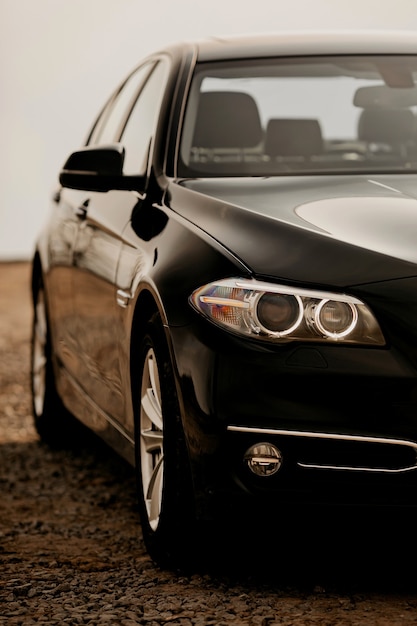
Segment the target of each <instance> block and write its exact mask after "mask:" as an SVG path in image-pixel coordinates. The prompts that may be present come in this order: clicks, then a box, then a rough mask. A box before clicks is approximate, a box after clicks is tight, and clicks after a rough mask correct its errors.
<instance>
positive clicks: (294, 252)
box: [33, 36, 417, 517]
mask: <svg viewBox="0 0 417 626" xmlns="http://www.w3.org/2000/svg"><path fill="white" fill-rule="evenodd" d="M326 52H331V53H332V54H337V53H341V54H343V53H344V54H348V53H351V52H354V53H355V54H357V53H358V52H359V53H360V52H363V53H366V52H372V53H377V52H381V53H387V52H400V53H414V52H415V41H414V39H413V38H412V37H411V36H410V37H409V38H407V37H404V39H403V40H401V41H400V42H398V41H397V39H394V38H393V39H391V38H390V37H388V38H384V37H380V38H376V40H375V41H373V40H372V41H371V40H364V39H363V38H362V39H360V40H359V39H358V38H356V37H353V38H349V37H348V36H346V37H345V38H343V37H339V36H334V37H318V36H316V37H311V38H310V37H306V38H304V39H302V38H292V39H291V38H289V39H287V38H286V37H285V36H284V37H283V38H282V40H280V41H277V40H276V39H273V38H271V39H270V40H268V41H262V42H261V41H259V42H258V43H256V42H255V44H254V45H252V46H250V45H249V42H247V41H239V42H236V43H234V42H233V41H232V42H223V43H219V42H217V43H216V42H213V43H210V44H203V45H202V46H200V47H198V46H193V45H191V44H190V45H184V46H178V47H174V48H170V49H167V50H166V51H163V52H161V53H160V54H159V53H158V54H157V55H155V56H154V57H151V59H159V58H164V59H168V63H169V66H170V74H169V77H168V80H167V83H166V87H165V91H164V94H163V98H162V102H161V107H160V112H159V117H158V121H157V126H156V129H155V133H154V139H153V143H152V145H151V149H150V156H149V162H148V170H147V173H146V176H141V177H137V179H136V180H134V179H133V177H132V179H131V180H130V181H129V184H126V181H122V180H120V177H121V178H123V176H121V172H120V171H119V170H120V167H121V163H120V162H118V165H117V168H118V170H117V172H116V171H115V170H114V169H112V170H111V172H110V174H111V176H114V178H112V180H111V182H110V183H109V181H108V179H107V181H108V182H107V187H106V183H104V186H103V184H101V183H100V184H99V185H98V186H97V185H94V184H91V183H90V184H85V185H84V187H83V183H82V182H81V180H82V175H81V178H80V177H78V178H77V179H76V180H77V181H78V182H76V184H74V185H72V184H70V181H71V180H72V181H73V182H74V179H71V178H70V179H69V178H68V176H70V177H71V176H72V174H71V173H69V174H68V172H66V171H64V172H62V173H61V179H60V180H61V184H62V185H63V188H62V189H61V190H60V197H59V203H58V204H57V205H56V204H54V205H53V206H52V210H51V219H50V222H49V224H48V226H47V228H46V229H45V230H44V232H43V233H42V234H41V236H40V237H39V240H38V244H37V249H36V254H35V258H34V265H33V268H34V269H33V271H34V274H35V275H36V274H41V275H42V276H43V279H44V283H45V288H46V293H47V297H48V305H49V317H50V323H51V329H52V335H53V346H54V358H55V365H56V376H57V383H58V388H59V391H60V393H61V395H62V398H63V400H64V402H65V404H66V406H67V407H68V408H69V409H70V410H71V411H72V412H73V413H74V414H75V415H76V416H77V417H78V418H79V419H80V420H81V421H83V422H85V423H86V424H88V425H89V426H90V427H91V428H93V429H94V430H95V431H96V432H97V433H98V434H100V435H101V436H102V437H103V438H104V439H106V440H107V441H108V442H109V443H110V444H111V445H112V446H113V447H114V448H116V449H117V450H118V451H119V452H121V454H123V455H124V456H125V457H126V458H127V459H129V460H130V461H131V462H133V458H134V454H133V447H134V407H133V400H132V387H134V386H135V384H136V380H135V376H136V374H137V372H136V371H135V354H136V350H137V346H138V344H139V342H140V338H141V336H142V334H143V327H144V323H145V322H146V321H147V320H148V319H149V318H150V317H151V315H152V313H154V312H155V311H159V313H160V315H161V318H162V320H163V324H164V328H165V332H166V337H167V341H168V346H169V350H170V355H171V360H172V365H173V369H174V373H175V378H176V388H177V393H178V397H179V404H180V407H181V418H182V422H183V427H184V431H185V435H186V441H187V447H188V453H189V460H190V466H191V468H192V475H193V480H194V490H195V498H196V507H197V512H198V514H199V515H200V516H201V517H205V516H210V515H211V514H212V507H213V506H216V505H217V498H218V497H219V496H225V497H226V498H228V497H229V496H230V495H234V496H237V497H244V496H248V495H259V496H262V497H263V496H265V495H266V497H267V498H270V497H271V493H274V494H278V493H279V494H281V496H282V497H284V496H285V497H289V498H295V499H297V498H304V497H306V494H307V493H308V494H309V495H310V496H311V495H312V494H314V493H315V494H316V495H317V496H318V497H323V498H326V497H327V499H329V498H330V499H332V498H333V497H334V493H335V491H334V486H335V485H337V488H338V489H340V491H339V496H340V499H341V500H342V501H343V500H344V499H345V500H344V501H347V500H348V499H352V500H355V495H357V496H358V498H357V499H358V500H361V497H360V496H359V486H360V483H361V484H362V487H364V486H365V490H364V491H365V493H367V494H368V496H365V500H366V497H368V498H369V499H372V497H373V496H369V491H367V490H368V489H372V490H374V491H372V493H373V494H374V495H375V499H378V498H379V497H380V496H381V494H380V492H379V490H378V488H379V486H382V487H384V488H385V496H386V498H387V500H390V499H392V500H396V499H397V498H399V494H400V492H401V493H404V494H405V495H404V501H407V502H413V501H414V499H415V496H414V492H415V482H416V478H415V476H414V474H415V472H409V473H407V474H406V475H398V476H384V475H383V474H381V475H378V476H369V475H366V474H361V473H360V472H358V473H357V474H356V475H352V473H350V475H349V476H348V477H346V476H344V475H342V474H343V472H342V471H340V470H339V471H338V472H333V473H332V472H328V471H325V470H321V471H320V470H310V471H307V472H306V471H304V472H303V470H301V469H300V468H299V467H297V464H296V459H297V458H298V457H297V455H298V454H299V453H300V454H301V453H303V454H304V453H305V454H306V455H307V456H308V454H310V452H305V451H304V449H303V450H302V451H301V452H300V448H302V447H303V445H304V446H305V445H306V444H305V441H303V442H301V439H300V438H299V439H296V440H295V441H294V440H291V438H290V437H286V436H281V437H280V436H279V435H271V436H270V440H271V441H272V442H273V443H277V444H278V446H279V447H280V448H283V449H284V450H285V456H286V458H288V459H289V460H288V461H287V462H286V466H285V468H284V471H283V472H282V473H279V474H278V475H277V476H276V477H274V478H273V479H267V481H266V482H262V481H261V479H259V480H258V479H257V478H255V477H253V476H251V475H249V473H248V472H247V470H246V468H245V467H244V464H243V461H242V459H243V455H244V452H245V450H246V449H247V448H248V447H249V445H251V444H252V443H254V442H257V441H258V440H259V439H261V440H263V439H264V438H265V436H266V435H263V434H259V435H254V434H248V433H232V432H230V431H229V432H228V431H227V426H230V425H232V426H242V427H256V428H264V429H277V430H288V431H305V432H319V433H328V432H331V433H335V434H346V433H347V434H349V435H352V436H354V435H357V436H359V437H379V438H393V439H407V440H410V441H411V442H416V441H417V330H416V328H417V327H416V324H415V319H416V315H415V314H416V310H417V296H416V294H417V252H416V241H417V183H416V178H415V175H410V174H404V175H398V174H391V175H386V176H382V175H381V174H378V175H376V174H375V175H371V174H369V175H366V174H364V173H360V174H357V175H334V176H320V175H317V176H296V177H295V176H288V177H277V178H269V179H257V178H245V179H242V178H239V179H216V178H212V179H205V180H204V179H200V180H198V179H194V180H191V179H186V180H183V179H180V178H178V177H177V172H176V159H177V154H178V141H179V133H180V130H181V122H182V117H183V113H184V103H185V100H186V97H187V91H188V88H189V81H190V77H191V74H192V71H193V66H194V64H195V63H196V62H205V61H210V60H216V59H219V58H220V59H221V58H237V59H244V58H247V57H250V58H255V57H263V56H269V55H271V54H284V55H289V54H325V53H326ZM73 158H75V157H73ZM79 163H80V162H79V161H78V166H77V168H76V169H78V168H79ZM70 165H71V160H70V161H69V162H67V166H66V167H64V170H68V169H70ZM103 174H105V172H103ZM104 178H105V176H104ZM117 181H118V182H117ZM72 186H74V187H75V188H71V187H72ZM105 189H106V191H105ZM341 216H344V217H343V220H341ZM227 277H240V278H251V277H255V278H258V279H260V280H272V281H273V282H274V283H284V284H286V285H293V286H303V287H308V288H316V289H326V290H332V291H336V292H344V291H346V292H348V293H349V294H351V295H354V296H357V297H360V298H361V299H362V300H363V301H364V302H366V303H367V304H368V305H369V306H370V307H371V309H372V310H373V312H374V313H375V315H376V316H377V319H378V321H379V323H380V325H381V328H382V330H383V333H384V335H385V337H386V338H387V345H386V346H384V347H383V348H381V347H378V348H365V347H358V346H348V347H347V346H343V345H311V344H309V345H303V344H299V343H298V344H295V343H292V342H289V343H284V344H282V345H272V344H262V343H256V342H255V341H253V340H250V339H246V338H241V337H237V336H235V335H233V334H231V333H227V332H225V331H224V330H221V329H219V328H218V327H216V326H214V325H213V324H211V323H210V322H208V321H207V320H205V319H203V318H202V317H201V316H200V315H199V314H198V313H197V312H196V311H195V310H194V309H193V308H192V307H191V306H190V304H189V298H190V295H191V293H192V292H193V291H194V290H195V289H196V288H198V287H201V286H202V285H204V284H205V283H209V282H210V281H213V280H219V279H221V278H227ZM338 453H339V452H338ZM359 474H360V476H361V477H360V478H359V477H358V476H359ZM339 479H340V480H339ZM348 487H349V489H350V494H349V495H350V498H348V496H347V492H346V490H347V489H348ZM345 496H346V498H345ZM272 497H273V498H276V497H277V495H273V496H272ZM212 500H213V502H214V504H212Z"/></svg>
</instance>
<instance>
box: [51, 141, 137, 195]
mask: <svg viewBox="0 0 417 626" xmlns="http://www.w3.org/2000/svg"><path fill="white" fill-rule="evenodd" d="M124 158H125V150H124V147H123V146H122V145H121V144H111V145H108V146H87V147H85V148H82V149H81V150H78V151H77V152H73V153H72V154H71V155H70V156H69V157H68V159H67V161H66V163H65V165H64V167H63V168H62V170H61V172H60V174H59V182H60V183H61V185H62V186H63V187H69V188H70V189H81V190H85V191H110V189H135V188H137V186H138V185H139V186H140V185H141V184H143V181H144V178H143V177H139V176H135V177H133V176H123V163H124Z"/></svg>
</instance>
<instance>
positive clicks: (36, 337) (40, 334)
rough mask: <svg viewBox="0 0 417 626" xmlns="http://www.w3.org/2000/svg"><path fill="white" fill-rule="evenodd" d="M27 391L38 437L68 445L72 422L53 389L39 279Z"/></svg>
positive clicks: (57, 444) (43, 305)
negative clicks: (29, 378) (30, 394)
mask: <svg viewBox="0 0 417 626" xmlns="http://www.w3.org/2000/svg"><path fill="white" fill-rule="evenodd" d="M31 391H32V411H33V419H34V425H35V428H36V431H37V432H38V434H39V436H40V438H41V440H42V441H43V442H45V443H47V444H48V445H49V446H50V447H53V448H63V447H67V446H68V445H70V444H71V443H72V442H73V439H74V433H75V430H76V421H75V419H74V418H73V417H72V415H71V414H70V413H69V412H68V411H67V409H66V408H65V407H64V405H63V404H62V401H61V399H60V397H59V395H58V393H57V390H56V386H55V376H54V369H53V364H52V349H51V337H50V331H49V323H48V315H47V307H46V298H45V291H44V288H43V285H42V283H41V282H39V284H38V286H37V288H36V290H35V292H34V299H33V324H32V339H31Z"/></svg>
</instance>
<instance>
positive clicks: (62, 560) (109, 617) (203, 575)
mask: <svg viewBox="0 0 417 626" xmlns="http://www.w3.org/2000/svg"><path fill="white" fill-rule="evenodd" d="M29 275H30V268H29V264H28V263H1V264H0V331H1V332H0V349H1V359H0V486H1V499H0V625H1V626H14V625H22V626H31V625H32V624H48V625H50V626H55V625H56V626H58V625H59V626H62V625H63V624H71V625H76V624H85V625H87V624H88V625H91V626H96V625H97V626H104V625H107V626H110V625H111V626H113V625H114V626H135V625H147V626H157V625H163V624H172V625H175V626H191V625H197V626H208V625H212V626H223V625H231V624H233V625H239V626H276V625H278V624H280V625H282V624H285V625H287V626H289V625H300V626H301V625H303V626H306V625H317V626H333V625H335V626H336V625H337V626H340V625H358V626H375V625H378V626H379V625H380V626H393V625H397V624H398V625H408V624H417V595H416V588H417V584H416V566H415V564H416V557H417V547H416V545H417V541H416V531H417V524H416V518H415V517H414V516H413V515H411V513H410V512H406V511H402V512H398V511H396V512H392V513H389V514H388V513H386V512H383V511H374V512H371V513H369V514H366V515H365V514H363V513H351V514H349V515H347V514H346V515H345V514H343V515H339V516H338V517H330V516H327V515H323V516H322V517H321V518H314V519H312V518H308V517H306V518H302V519H297V520H295V521H294V524H293V525H292V527H290V528H288V527H287V528H286V529H283V528H282V527H281V526H280V524H279V523H277V526H276V530H275V531H274V532H273V533H269V534H266V535H264V533H262V524H260V529H256V531H255V529H254V532H253V533H251V529H248V528H246V529H245V530H244V531H243V530H242V529H239V528H237V529H236V532H235V533H234V534H233V537H232V538H231V539H229V540H227V542H225V543H224V544H223V545H221V543H220V544H219V545H218V546H217V549H216V550H214V551H211V558H206V559H204V558H202V560H201V563H200V564H199V566H197V567H196V568H195V570H194V571H189V572H178V571H163V570H161V569H159V568H157V567H156V566H155V565H154V564H153V563H152V561H151V560H150V559H149V557H148V556H147V554H146V552H145V549H144V546H143V542H142V537H141V530H140V521H139V517H138V513H137V509H136V496H135V480H134V473H133V470H132V468H130V467H129V466H127V465H126V464H125V463H124V462H123V461H122V460H120V459H119V458H118V457H116V456H115V455H114V454H113V453H112V452H111V451H109V450H108V449H107V448H106V447H105V446H104V445H102V444H100V443H98V442H95V440H94V439H92V440H90V439H89V438H86V439H85V440H83V441H82V442H80V445H79V447H77V449H71V450H61V451H53V450H50V449H48V448H47V447H46V446H45V445H44V444H42V443H41V442H40V441H39V439H38V437H37V435H36V433H35V430H34V428H33V426H32V418H31V408H30V394H29V351H30V350H29V339H30V323H31V309H30V298H29Z"/></svg>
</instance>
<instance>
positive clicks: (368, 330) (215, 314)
mask: <svg viewBox="0 0 417 626" xmlns="http://www.w3.org/2000/svg"><path fill="white" fill-rule="evenodd" d="M190 300H191V303H192V305H193V306H194V307H195V308H196V309H197V310H198V311H199V312H200V313H202V314H203V315H205V316H206V317H207V318H208V319H210V320H211V321H212V322H214V323H216V324H218V325H219V326H222V327H224V328H227V329H229V330H231V331H233V332H235V333H238V334H240V335H246V336H250V337H253V338H257V339H260V340H264V341H273V342H284V341H291V340H294V341H315V342H330V343H334V342H343V343H351V344H362V345H380V346H381V345H384V344H385V340H384V337H383V334H382V331H381V329H380V327H379V324H378V322H377V321H376V319H375V317H374V315H373V314H372V312H371V311H370V309H369V308H368V307H367V306H366V305H365V304H364V303H363V302H361V301H360V300H358V299H357V298H354V297H352V296H348V295H345V294H338V293H329V292H324V291H323V292H322V291H314V290H309V289H298V288H293V287H288V286H285V285H274V284H272V283H271V284H270V283H263V282H259V281H256V280H239V279H226V280H221V281H218V282H214V283H210V284H208V285H204V286H203V287H201V288H200V289H197V290H196V291H194V293H193V294H192V295H191V298H190Z"/></svg>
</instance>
